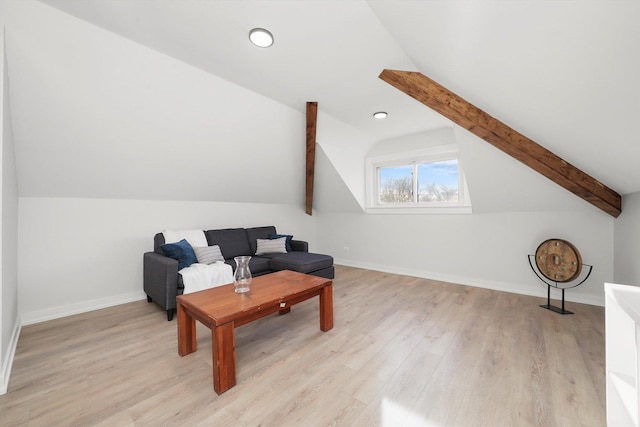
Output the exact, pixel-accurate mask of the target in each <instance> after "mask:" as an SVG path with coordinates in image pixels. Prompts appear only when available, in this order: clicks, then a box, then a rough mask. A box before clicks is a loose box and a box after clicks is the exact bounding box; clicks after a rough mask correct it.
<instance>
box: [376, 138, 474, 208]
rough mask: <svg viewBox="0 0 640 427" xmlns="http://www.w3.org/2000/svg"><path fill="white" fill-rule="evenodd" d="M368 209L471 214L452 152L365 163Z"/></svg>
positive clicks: (437, 152) (456, 154)
mask: <svg viewBox="0 0 640 427" xmlns="http://www.w3.org/2000/svg"><path fill="white" fill-rule="evenodd" d="M367 174H368V175H369V179H368V190H369V191H368V193H369V197H368V201H369V202H368V208H373V209H385V208H389V209H393V210H396V211H397V210H398V208H411V209H412V210H415V209H416V208H417V209H418V210H420V209H422V210H424V209H425V208H439V209H438V210H440V212H438V213H444V212H442V211H441V210H442V208H462V207H466V210H465V212H470V209H469V207H470V203H469V201H468V198H467V197H466V192H465V182H464V174H463V173H462V171H461V169H460V164H459V162H458V152H457V150H455V149H453V150H452V149H451V148H449V147H447V149H443V148H440V149H431V150H429V151H428V152H422V153H420V154H419V155H415V156H411V157H407V156H406V155H405V156H397V155H396V156H395V158H389V157H387V158H374V159H368V160H367Z"/></svg>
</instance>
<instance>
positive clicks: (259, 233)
mask: <svg viewBox="0 0 640 427" xmlns="http://www.w3.org/2000/svg"><path fill="white" fill-rule="evenodd" d="M272 234H276V228H275V227H274V226H273V225H269V226H266V227H253V228H247V238H248V239H249V245H250V246H251V255H253V254H255V253H256V250H257V249H258V243H257V240H258V239H268V238H269V237H270V236H271V235H272Z"/></svg>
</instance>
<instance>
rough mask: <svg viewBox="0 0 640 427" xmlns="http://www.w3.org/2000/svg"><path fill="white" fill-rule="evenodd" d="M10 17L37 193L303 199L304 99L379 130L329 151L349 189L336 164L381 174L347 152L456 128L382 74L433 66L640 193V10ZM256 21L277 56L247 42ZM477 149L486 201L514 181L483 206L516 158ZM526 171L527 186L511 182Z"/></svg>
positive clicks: (554, 146)
mask: <svg viewBox="0 0 640 427" xmlns="http://www.w3.org/2000/svg"><path fill="white" fill-rule="evenodd" d="M0 4H3V7H4V8H5V10H7V11H9V12H10V14H9V15H10V16H11V18H10V19H8V20H7V21H8V22H7V24H6V28H7V29H6V33H7V36H6V38H7V56H8V64H9V75H10V81H11V95H12V96H11V100H12V115H13V120H14V134H15V136H14V138H15V140H16V156H17V166H18V175H19V176H18V180H19V182H18V185H19V191H20V194H21V195H25V196H30V195H33V196H68V197H113V198H157V199H190V200H219V201H252V202H260V201H269V202H280V203H293V204H295V203H299V204H300V205H301V206H302V203H303V199H304V195H303V184H304V170H303V168H304V116H303V112H304V106H305V102H306V101H317V102H318V104H319V111H320V113H322V114H326V115H329V116H331V117H333V118H335V119H336V120H338V121H341V122H343V123H345V124H346V125H347V126H348V127H350V128H353V129H356V130H357V131H358V132H359V133H360V134H361V135H363V138H360V139H358V140H355V141H354V140H351V139H348V138H345V140H344V141H341V142H342V143H343V144H344V151H345V153H346V154H345V156H346V157H345V158H346V159H347V160H345V159H344V158H343V159H340V160H339V161H337V159H336V156H339V155H340V150H339V146H340V142H336V141H332V143H331V144H332V146H331V147H328V148H329V149H328V150H325V152H324V153H325V154H326V156H327V159H324V160H329V161H331V162H332V164H333V166H334V167H335V168H336V171H337V172H338V173H339V174H340V175H341V176H343V179H344V176H345V175H349V173H350V172H349V171H348V170H345V169H347V167H340V166H338V164H344V165H347V164H349V163H350V162H351V164H355V163H354V162H359V164H358V165H357V166H354V167H355V168H356V169H358V170H359V169H361V168H362V167H363V165H362V163H363V159H362V158H361V157H360V158H356V157H355V156H354V157H349V156H351V154H349V153H366V152H367V151H368V149H369V148H370V147H372V146H374V145H375V144H376V143H377V142H379V141H383V140H387V141H388V140H392V139H393V138H396V137H402V136H405V135H409V134H418V133H421V132H426V131H428V130H430V129H436V128H441V127H443V126H452V125H451V123H449V122H448V121H447V120H446V119H444V118H442V117H441V116H439V115H437V114H436V113H434V112H432V111H431V110H429V109H428V108H426V107H424V106H423V105H421V104H419V103H418V102H416V101H414V100H411V99H409V98H408V97H406V96H405V95H404V94H402V93H399V92H398V91H397V90H395V89H394V88H392V87H390V86H388V85H387V84H386V83H384V82H382V81H380V80H379V79H378V78H377V76H378V74H379V73H380V71H381V70H382V69H384V68H392V69H405V70H415V71H420V72H422V73H423V74H425V75H428V76H429V77H431V78H433V79H435V80H436V81H438V82H439V83H441V84H443V85H444V86H446V87H448V88H449V89H451V90H452V91H454V92H456V93H458V94H459V95H460V96H462V97H464V98H465V99H467V100H469V101H470V102H472V103H473V104H475V105H477V106H478V107H479V108H482V109H483V110H485V111H487V112H488V113H490V114H491V115H493V116H494V117H496V118H498V119H499V120H501V121H503V122H504V123H506V124H508V125H509V126H511V127H512V128H514V129H516V130H518V131H520V132H521V133H523V134H525V135H526V136H528V137H530V138H531V139H533V140H535V141H536V142H538V143H539V144H541V145H543V146H545V147H546V148H548V149H550V150H551V151H553V152H555V153H556V154H558V155H559V156H560V157H563V158H564V159H566V160H568V161H569V162H570V163H572V164H574V165H575V166H577V167H578V168H580V169H582V170H584V171H585V172H587V173H588V174H590V175H592V176H593V177H594V178H596V179H598V180H600V181H602V182H604V183H605V184H606V185H608V186H610V187H612V188H613V189H615V190H616V191H618V192H619V193H621V194H627V193H632V192H636V191H640V168H638V167H637V165H636V163H637V161H638V159H640V144H638V141H637V139H638V137H637V131H636V130H635V125H636V123H637V118H638V117H640V79H639V78H638V77H637V76H638V75H640V49H638V46H640V26H638V25H637V22H640V2H637V1H619V2H601V1H597V0H596V1H582V0H575V1H574V0H570V1H563V2H551V1H543V2H541V1H526V0H524V1H518V2H504V1H455V2H453V1H448V0H432V1H424V2H423V1H411V0H371V1H360V0H350V1H320V0H319V1H311V0H301V1H275V0H274V1H272V0H268V1H234V0H229V1H221V0H217V1H200V0H182V1H180V2H177V1H164V0H155V1H153V2H149V1H146V0H127V1H85V0H42V1H41V2H38V1H30V0H26V1H16V0H5V1H4V3H0ZM49 6H53V8H50V7H49ZM54 8H55V9H54ZM56 9H57V10H56ZM60 11H62V12H60ZM67 14H68V15H67ZM257 26H260V27H265V28H268V29H269V30H271V31H272V32H273V33H274V35H275V40H276V41H275V44H274V46H273V47H272V48H270V49H259V48H256V47H254V46H252V45H250V44H249V42H248V39H247V34H248V31H249V30H250V29H251V28H253V27H257ZM378 110H385V111H388V112H389V117H388V118H387V119H386V120H385V121H383V122H381V121H375V120H373V119H372V117H371V115H372V113H373V112H375V111H378ZM318 126H319V129H318V131H319V136H318V141H319V143H320V144H321V145H322V144H323V141H322V139H321V134H322V121H319V123H318ZM463 139H465V141H466V142H465V143H463V144H461V149H465V147H471V148H468V150H469V151H468V153H466V154H465V153H463V155H464V161H465V164H467V165H469V170H470V171H471V173H470V174H468V179H469V181H470V183H469V185H470V190H471V192H472V198H473V200H474V204H475V203H476V202H478V200H479V199H481V198H482V195H483V192H484V193H486V194H487V195H489V194H490V192H491V191H492V189H494V188H495V184H496V183H495V182H494V183H486V184H482V185H475V189H476V190H475V193H474V184H473V182H471V178H472V177H471V175H474V174H476V173H478V172H479V171H481V170H483V169H484V168H487V169H490V170H492V171H495V170H496V167H493V166H494V165H493V164H492V162H496V163H495V165H498V166H499V165H501V164H502V162H503V160H504V159H503V157H502V155H501V154H500V153H493V151H491V150H492V149H491V148H489V149H488V150H485V148H483V149H481V150H480V151H481V152H482V153H484V154H483V155H482V156H479V157H478V158H477V159H476V157H474V156H473V155H471V153H472V152H476V153H477V152H480V151H478V150H477V149H476V148H475V147H474V144H476V143H477V144H486V143H484V142H483V141H481V140H479V139H477V140H476V139H474V138H471V140H467V139H466V138H463ZM469 141H471V145H469V144H468V143H469ZM350 144H359V145H360V146H359V147H351V146H349V145H350ZM496 159H497V160H496ZM480 161H482V162H483V163H482V164H479V163H476V164H473V163H474V162H480ZM514 162H515V161H514ZM276 164H277V165H279V166H280V167H279V168H275V167H274V165H276ZM522 168H524V167H523V166H521V165H516V166H514V169H517V170H518V171H522V170H523V169H522ZM497 170H498V171H499V170H500V169H497ZM114 171H115V172H116V173H115V175H114V173H113V172H114ZM321 172H322V171H316V173H321ZM331 173H333V171H331ZM507 173H508V174H509V176H507V175H506V174H507ZM513 173H516V174H518V173H520V174H525V175H527V176H528V174H529V172H528V171H526V172H514V171H513V170H511V169H510V168H507V170H505V172H504V174H503V175H500V176H496V178H495V179H496V180H503V181H504V180H505V178H508V179H512V178H513V175H512V174H513ZM497 174H499V172H494V173H492V175H491V176H494V175H497ZM231 176H233V181H232V182H229V178H230V177H231ZM256 176H259V177H265V178H266V179H261V180H258V181H260V182H256V181H257V180H256V179H255V177H256ZM358 176H362V175H358ZM332 179H333V178H332ZM346 181H349V179H347V180H346ZM533 181H535V182H537V178H536V179H534V180H533ZM543 181H544V178H543V179H542V180H541V182H543ZM527 182H529V181H527ZM203 183H204V184H205V185H203ZM267 183H268V184H267ZM347 184H348V187H349V188H350V189H351V191H352V192H354V190H353V188H354V186H353V185H351V184H350V183H349V182H347ZM539 185H541V186H542V187H541V188H543V190H541V192H542V193H545V192H546V188H547V187H549V188H550V187H552V186H553V184H550V183H541V184H539ZM360 187H363V185H362V184H360ZM274 188H275V189H280V190H274ZM282 189H285V191H281V190H282ZM551 191H552V192H553V193H554V197H553V199H554V200H555V194H556V190H555V189H554V190H551ZM559 191H560V194H562V191H563V190H559ZM354 193H355V192H354ZM534 193H537V192H536V191H534ZM566 194H567V195H566V198H567V200H569V199H571V201H569V202H568V204H569V205H571V206H573V205H574V204H575V201H574V200H572V198H573V197H574V196H573V195H571V194H570V193H566ZM360 197H362V196H359V195H357V196H356V198H360ZM488 200H490V199H488ZM507 200H508V199H507ZM478 203H479V204H480V205H482V202H478ZM502 204H503V205H504V201H503V202H502ZM577 204H578V205H580V206H581V201H578V202H577ZM585 205H586V204H585ZM505 209H513V206H511V207H509V206H507V207H505ZM349 210H350V208H349Z"/></svg>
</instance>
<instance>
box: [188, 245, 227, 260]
mask: <svg viewBox="0 0 640 427" xmlns="http://www.w3.org/2000/svg"><path fill="white" fill-rule="evenodd" d="M193 251H194V252H195V253H196V258H197V259H198V262H199V263H200V264H213V263H214V262H216V261H224V257H223V256H222V252H221V251H220V246H218V245H214V246H204V247H197V248H193Z"/></svg>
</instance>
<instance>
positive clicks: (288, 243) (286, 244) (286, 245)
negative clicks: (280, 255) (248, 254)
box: [269, 234, 293, 252]
mask: <svg viewBox="0 0 640 427" xmlns="http://www.w3.org/2000/svg"><path fill="white" fill-rule="evenodd" d="M283 237H286V238H287V239H286V240H285V242H284V248H285V249H286V250H287V252H291V251H292V250H293V249H291V239H293V236H292V235H291V234H271V235H270V236H269V239H271V240H273V239H281V238H283Z"/></svg>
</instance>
